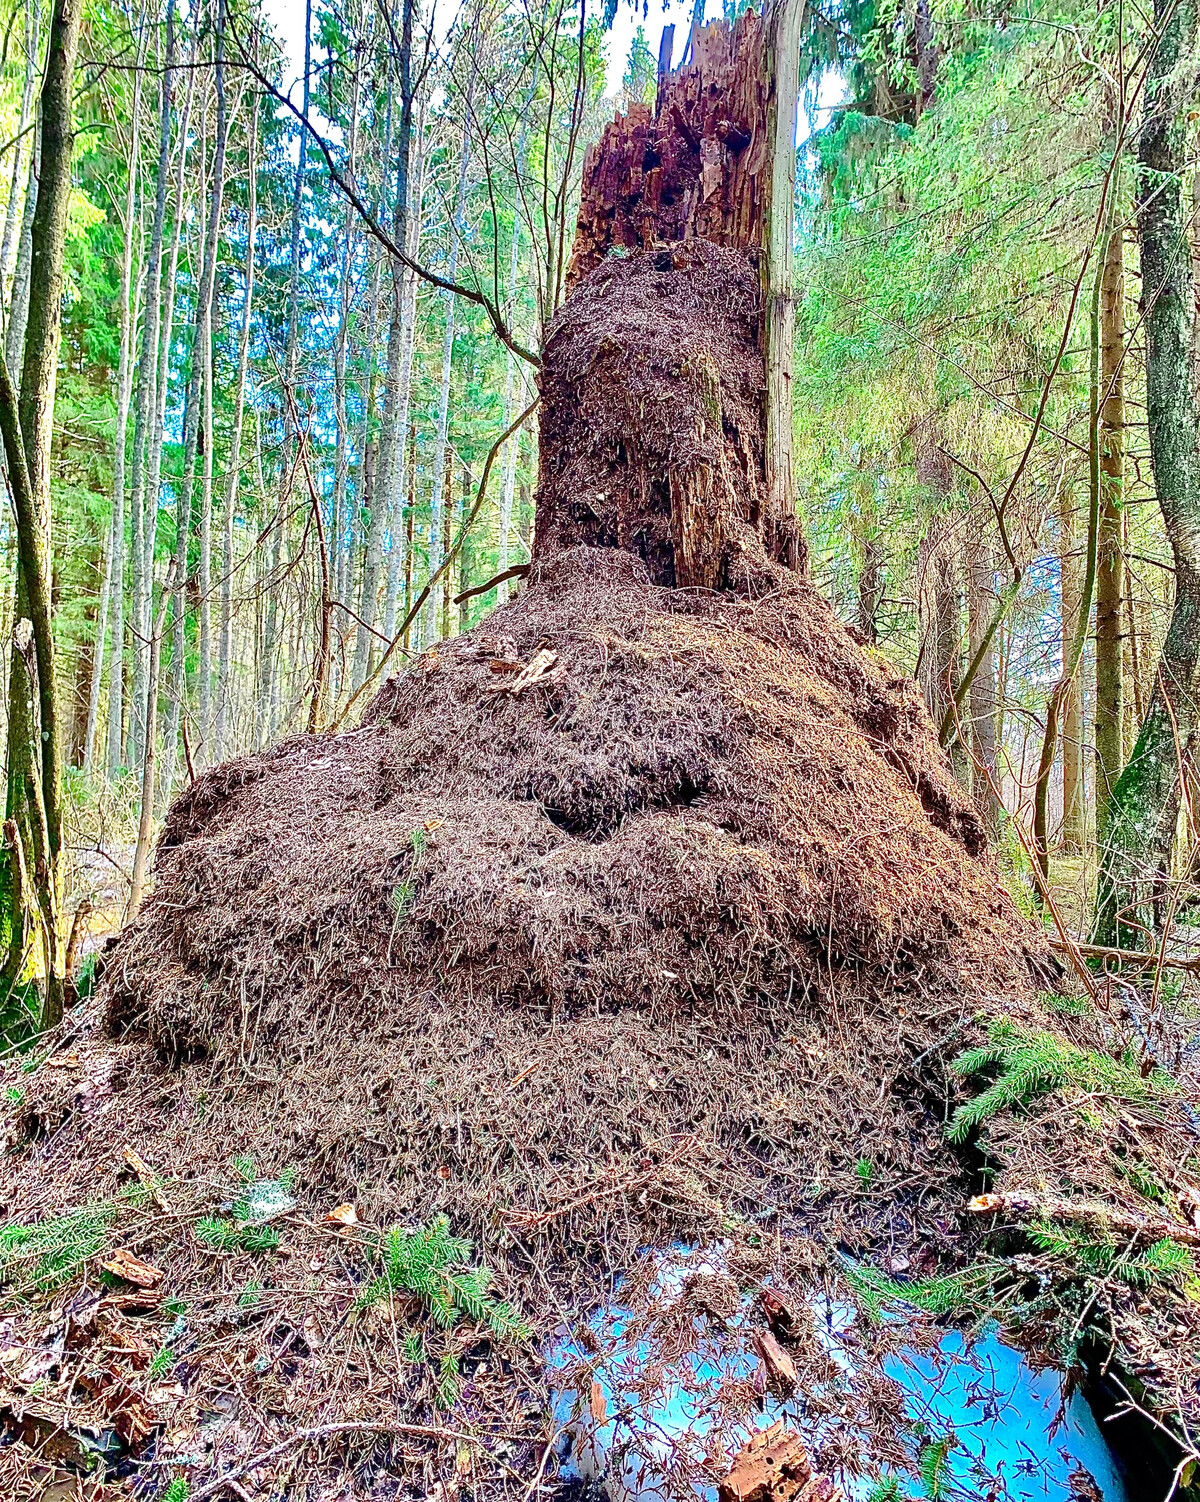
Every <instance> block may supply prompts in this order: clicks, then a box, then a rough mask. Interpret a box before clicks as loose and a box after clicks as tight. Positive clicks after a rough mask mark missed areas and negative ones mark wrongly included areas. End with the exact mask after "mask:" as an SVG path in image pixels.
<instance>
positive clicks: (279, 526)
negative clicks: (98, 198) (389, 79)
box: [259, 0, 312, 744]
mask: <svg viewBox="0 0 1200 1502" xmlns="http://www.w3.org/2000/svg"><path fill="white" fill-rule="evenodd" d="M311 72H312V0H305V7H304V109H303V115H304V118H305V120H307V119H308V102H309V80H310V74H311ZM307 159H308V131H307V130H304V129H301V131H300V149H299V152H298V154H297V158H296V177H295V182H294V185H293V189H292V239H291V257H290V270H289V275H288V304H287V333H286V341H285V347H284V370H283V383H284V385H285V386H286V387H287V392H293V393H294V391H295V385H296V364H297V352H298V335H299V328H298V325H299V310H300V257H301V252H302V250H303V236H302V234H301V223H302V211H303V208H304V170H305V164H306V162H307ZM287 392H284V393H281V398H280V403H279V407H280V412H281V414H282V418H283V431H284V441H283V445H282V448H281V450H280V463H279V514H278V516H277V517H276V520H275V526H274V528H273V530H272V537H271V573H270V578H269V579H268V582H267V618H266V624H265V628H264V631H263V662H262V678H261V698H260V702H259V736H260V742H259V743H260V744H266V743H268V742H270V741H271V740H273V739H274V736H275V731H276V728H277V726H278V723H279V678H280V674H279V663H278V661H277V657H278V646H279V641H278V628H279V601H278V599H277V595H276V591H277V581H278V578H279V561H280V557H281V554H282V547H283V528H284V518H285V515H286V509H287V500H288V492H289V487H290V485H291V470H292V453H293V447H294V442H295V434H294V433H293V431H292V423H291V421H290V419H289V415H288V400H287Z"/></svg>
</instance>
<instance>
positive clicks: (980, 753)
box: [967, 531, 1002, 835]
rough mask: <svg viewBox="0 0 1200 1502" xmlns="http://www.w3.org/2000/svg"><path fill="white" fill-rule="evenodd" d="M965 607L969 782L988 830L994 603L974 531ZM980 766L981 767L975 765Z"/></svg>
mask: <svg viewBox="0 0 1200 1502" xmlns="http://www.w3.org/2000/svg"><path fill="white" fill-rule="evenodd" d="M967 572H968V584H969V601H970V603H969V608H968V622H967V631H968V653H969V656H970V660H971V662H974V661H975V658H976V655H977V654H979V658H980V660H979V666H978V668H977V669H976V672H975V675H974V677H973V678H972V680H971V684H970V687H969V689H968V693H969V696H970V698H969V703H970V715H971V750H972V752H973V762H974V763H975V765H974V766H973V768H972V786H973V788H974V790H975V803H976V806H977V807H978V809H979V811H980V813H981V814H982V815H983V819H984V822H985V823H986V825H987V827H988V830H989V832H990V833H991V834H993V835H995V834H996V833H997V832H998V831H999V827H1000V815H1001V811H1002V810H1001V804H1000V802H999V799H998V798H997V796H996V793H995V792H994V791H993V784H995V787H996V788H999V786H1000V773H999V767H998V765H997V760H996V741H997V726H996V646H995V632H992V631H989V626H990V623H991V620H992V617H993V615H994V613H995V609H996V603H997V598H996V573H995V566H994V562H993V553H992V542H991V539H990V538H989V537H988V536H987V535H986V534H985V533H983V532H982V531H979V532H976V534H975V536H974V540H973V543H972V544H971V546H970V555H969V560H968V567H967ZM980 768H982V769H983V770H979V769H980Z"/></svg>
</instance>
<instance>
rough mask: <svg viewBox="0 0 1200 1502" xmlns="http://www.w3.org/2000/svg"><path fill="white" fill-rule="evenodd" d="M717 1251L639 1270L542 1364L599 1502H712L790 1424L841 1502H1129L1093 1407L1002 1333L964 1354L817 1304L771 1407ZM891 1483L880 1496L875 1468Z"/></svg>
mask: <svg viewBox="0 0 1200 1502" xmlns="http://www.w3.org/2000/svg"><path fill="white" fill-rule="evenodd" d="M727 1266H728V1264H727V1260H726V1255H725V1250H724V1249H723V1248H722V1247H720V1246H718V1247H716V1248H710V1249H707V1250H705V1251H695V1250H690V1249H686V1248H677V1249H674V1250H672V1251H670V1252H666V1253H654V1254H648V1262H647V1266H646V1267H645V1268H643V1269H639V1270H638V1277H637V1278H636V1279H633V1280H623V1281H622V1282H621V1284H620V1285H619V1286H618V1290H617V1295H616V1297H615V1298H614V1301H613V1302H612V1303H611V1304H610V1305H608V1306H607V1307H606V1308H604V1309H602V1310H601V1311H600V1312H599V1313H597V1314H596V1315H595V1316H594V1317H593V1319H592V1320H591V1322H590V1325H589V1327H588V1328H587V1329H586V1330H581V1331H576V1332H575V1334H574V1335H573V1336H571V1335H568V1334H566V1333H565V1332H564V1334H563V1335H562V1336H561V1337H560V1338H559V1340H558V1341H557V1342H556V1343H555V1344H554V1345H553V1347H552V1348H551V1350H550V1352H549V1353H548V1359H549V1364H550V1367H551V1369H552V1370H553V1371H556V1372H557V1373H558V1374H559V1381H560V1383H561V1387H560V1390H559V1391H558V1393H557V1396H556V1400H555V1418H556V1420H557V1422H558V1424H559V1425H560V1426H561V1427H562V1431H563V1432H562V1438H561V1441H560V1461H561V1470H562V1473H563V1474H564V1475H565V1476H567V1477H568V1478H571V1477H574V1478H577V1479H580V1480H583V1481H592V1482H598V1483H600V1484H601V1485H602V1487H603V1490H604V1492H605V1494H606V1495H607V1497H608V1499H609V1502H695V1499H696V1498H698V1497H699V1498H703V1499H704V1502H716V1497H717V1484H718V1482H719V1481H720V1479H721V1478H722V1477H723V1476H724V1474H725V1472H726V1471H727V1470H728V1462H729V1459H730V1458H731V1457H732V1456H733V1455H734V1454H735V1453H736V1451H737V1450H738V1449H739V1448H740V1446H741V1445H742V1444H743V1443H744V1442H745V1440H746V1438H747V1437H748V1436H749V1435H750V1434H751V1433H752V1432H754V1430H755V1429H760V1428H765V1427H766V1426H767V1425H769V1424H772V1423H774V1422H775V1421H776V1420H777V1419H784V1420H785V1422H786V1423H787V1425H788V1427H789V1428H791V1429H794V1430H795V1431H796V1432H797V1433H798V1434H799V1435H800V1436H801V1437H802V1438H803V1439H804V1441H805V1443H806V1444H807V1446H808V1448H809V1450H810V1452H812V1453H813V1454H814V1455H815V1456H816V1457H817V1458H818V1461H819V1463H820V1466H821V1468H822V1469H823V1470H825V1471H827V1472H828V1473H829V1474H832V1475H833V1477H834V1479H835V1480H836V1481H837V1482H838V1483H839V1485H840V1486H841V1487H842V1489H843V1491H844V1492H845V1494H846V1496H847V1498H849V1499H851V1502H867V1499H869V1498H874V1499H876V1502H883V1499H884V1498H891V1497H895V1498H897V1499H901V1498H904V1497H910V1496H911V1497H921V1496H928V1495H934V1496H939V1497H945V1498H961V1499H966V1498H979V1499H987V1502H1130V1494H1129V1493H1128V1491H1127V1490H1126V1487H1125V1485H1124V1483H1123V1481H1122V1478H1121V1473H1120V1471H1119V1469H1118V1466H1117V1464H1116V1461H1115V1459H1114V1456H1113V1454H1112V1452H1111V1451H1110V1449H1109V1447H1108V1445H1107V1443H1106V1441H1105V1438H1104V1435H1103V1434H1102V1433H1101V1431H1100V1428H1099V1426H1098V1425H1097V1423H1096V1420H1095V1418H1094V1416H1093V1414H1092V1412H1091V1409H1090V1408H1089V1407H1088V1405H1087V1403H1086V1401H1085V1400H1084V1399H1083V1398H1082V1397H1081V1396H1080V1395H1079V1394H1073V1395H1072V1396H1070V1397H1068V1398H1066V1399H1065V1400H1064V1397H1063V1384H1062V1378H1061V1376H1060V1375H1059V1374H1058V1373H1057V1372H1054V1371H1037V1370H1035V1369H1034V1368H1033V1367H1032V1366H1031V1365H1030V1363H1029V1362H1028V1361H1027V1360H1026V1358H1025V1357H1024V1356H1023V1355H1022V1354H1021V1353H1020V1352H1018V1351H1015V1350H1014V1349H1012V1348H1011V1347H1010V1346H1007V1345H1005V1344H1004V1342H1003V1341H1002V1340H1000V1339H999V1337H998V1336H997V1335H996V1334H995V1333H989V1332H985V1333H983V1334H982V1335H980V1336H978V1337H977V1338H974V1339H971V1340H968V1338H967V1337H966V1336H964V1335H963V1334H962V1333H961V1332H960V1331H957V1330H949V1331H947V1330H940V1329H938V1328H937V1327H936V1326H930V1325H929V1324H928V1323H927V1322H924V1321H922V1320H921V1319H920V1317H919V1316H914V1319H913V1323H912V1324H911V1325H909V1324H908V1322H907V1321H905V1320H904V1319H893V1320H890V1321H888V1323H887V1327H886V1329H885V1330H884V1331H883V1332H882V1339H881V1332H880V1330H879V1328H878V1327H877V1326H875V1327H871V1326H867V1325H866V1324H865V1323H864V1322H863V1320H862V1317H861V1316H860V1315H859V1314H858V1312H857V1310H856V1308H855V1306H854V1305H853V1304H852V1303H851V1302H850V1301H849V1300H843V1299H838V1298H833V1297H830V1296H827V1295H826V1294H824V1293H821V1292H817V1291H814V1292H813V1294H812V1295H811V1296H810V1298H809V1300H808V1306H807V1308H806V1309H804V1310H802V1311H800V1320H799V1325H800V1328H799V1329H798V1331H797V1338H796V1339H795V1340H794V1341H791V1342H787V1343H785V1350H786V1351H787V1352H788V1354H789V1356H790V1357H791V1358H794V1360H795V1364H796V1369H797V1370H796V1378H797V1380H796V1383H795V1388H794V1390H793V1391H792V1392H791V1393H785V1392H784V1391H782V1390H780V1386H779V1384H778V1383H775V1384H774V1386H775V1390H774V1391H772V1390H771V1388H770V1387H769V1386H768V1383H767V1374H766V1367H765V1366H764V1363H763V1362H762V1361H761V1360H760V1356H759V1352H758V1351H757V1350H756V1348H755V1344H754V1330H755V1328H756V1327H757V1328H759V1329H761V1327H762V1319H761V1317H759V1318H755V1317H754V1316H755V1314H756V1307H757V1290H754V1289H751V1290H750V1291H749V1292H747V1291H746V1289H745V1288H744V1287H742V1288H739V1287H738V1284H737V1283H736V1282H735V1281H734V1280H733V1278H732V1277H731V1276H730V1274H729V1272H728V1271H727ZM881 1459H882V1460H883V1462H884V1464H883V1466H882V1471H883V1473H884V1476H885V1477H887V1478H891V1484H888V1483H887V1482H886V1481H885V1484H884V1487H883V1489H882V1490H881V1487H880V1477H879V1472H880V1469H881V1467H880V1464H879V1462H880V1460H881Z"/></svg>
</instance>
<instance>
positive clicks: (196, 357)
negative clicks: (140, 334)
mask: <svg viewBox="0 0 1200 1502" xmlns="http://www.w3.org/2000/svg"><path fill="white" fill-rule="evenodd" d="M217 3H218V19H217V45H216V59H215V63H216V66H215V68H214V80H215V84H216V95H217V118H216V133H215V138H214V141H213V164H212V187H211V190H210V193H209V206H208V222H207V227H206V230H205V236H204V253H203V260H202V265H201V273H200V281H199V285H198V287H197V291H196V317H195V323H194V331H193V335H192V367H191V371H190V373H189V376H188V390H187V404H186V413H187V416H186V419H185V424H184V456H183V483H182V485H181V487H180V490H179V496H178V500H177V503H176V513H175V514H176V526H175V569H176V575H177V578H178V580H179V584H178V586H177V588H176V589H175V590H174V591H173V592H172V598H173V600H174V607H173V610H172V619H171V624H172V642H171V692H170V712H169V716H168V721H167V732H166V737H165V740H166V751H167V754H168V755H169V756H170V758H171V761H172V764H173V762H174V757H175V749H176V745H177V742H178V738H179V724H180V719H181V717H182V715H183V708H184V699H185V697H186V691H187V580H188V550H189V543H190V540H191V530H192V528H191V519H192V486H193V484H194V481H195V473H196V450H197V447H198V442H199V437H200V430H201V424H202V423H204V424H205V426H206V428H207V426H208V424H209V422H210V420H211V411H210V402H209V401H208V400H207V393H208V392H209V389H210V383H211V369H212V329H213V290H214V286H215V282H216V272H217V249H218V244H219V240H220V230H221V211H222V206H223V203H224V193H225V148H226V134H227V131H226V127H227V118H226V110H225V0H217ZM205 450H206V451H205V453H204V454H203V456H202V476H201V484H202V486H203V490H202V493H201V513H202V514H201V528H202V532H203V533H207V535H202V537H201V555H202V556H201V570H202V572H203V571H204V570H205V568H206V566H207V565H208V564H209V558H208V557H205V556H204V555H205V554H206V553H209V551H210V549H211V526H212V454H211V433H208V432H206V443H205ZM207 603H208V602H207V591H206V588H205V581H203V580H202V582H201V611H202V612H203V611H205V610H206V608H207ZM204 645H205V650H206V654H207V660H206V663H205V664H203V665H202V667H201V672H202V673H203V671H204V668H205V667H207V668H208V669H209V671H210V672H211V665H212V664H211V640H206V642H205V644H204ZM201 693H202V702H203V705H204V708H205V710H207V709H208V708H209V707H210V703H211V699H210V695H209V694H208V693H207V692H205V690H204V688H203V687H202V689H201ZM201 729H202V735H204V734H206V732H207V729H208V727H206V726H202V727H201ZM206 749H207V747H206Z"/></svg>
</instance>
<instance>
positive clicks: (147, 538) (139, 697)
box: [108, 0, 199, 777]
mask: <svg viewBox="0 0 1200 1502" xmlns="http://www.w3.org/2000/svg"><path fill="white" fill-rule="evenodd" d="M196 25H197V27H198V26H199V10H197V17H196ZM195 54H196V33H195V32H193V36H192V59H193V61H194V60H195ZM175 62H176V53H175V5H174V0H169V3H168V6H167V66H166V70H165V72H164V74H163V85H162V99H161V101H160V104H161V110H160V119H159V138H158V169H157V175H156V178H155V187H154V225H153V228H152V229H151V232H150V249H149V253H148V255H147V258H146V278H145V289H146V290H145V304H146V313H145V318H144V320H143V323H142V343H141V353H140V356H139V360H138V385H137V399H136V402H135V407H134V428H133V463H132V471H131V477H130V487H129V492H130V494H129V509H130V518H131V527H130V565H131V573H132V576H133V578H132V584H133V590H132V600H131V616H132V625H133V643H132V657H133V681H132V685H131V697H130V713H129V736H128V757H127V760H128V765H130V766H131V767H137V766H140V765H141V763H142V759H143V756H142V753H143V750H144V745H145V737H146V726H145V723H144V714H145V708H146V704H147V702H148V699H147V674H148V672H149V664H150V657H149V650H150V642H149V638H150V626H151V619H150V612H151V603H150V596H151V587H152V584H153V579H154V545H155V538H156V534H157V530H158V476H159V467H160V464H161V458H162V432H163V417H164V413H165V399H166V392H165V390H164V391H163V392H162V395H161V399H160V394H159V384H160V374H159V372H160V366H161V365H162V359H161V356H160V345H165V346H166V350H167V359H168V360H169V358H170V345H171V324H172V316H173V311H174V306H175V271H176V266H177V264H178V260H179V236H180V229H181V225H182V220H183V177H184V165H185V161H186V157H187V136H188V129H189V126H190V121H191V111H192V98H193V95H194V90H195V82H196V72H195V69H189V70H188V89H187V95H186V100H185V103H184V109H183V118H182V120H181V122H180V132H179V147H178V151H179V161H178V167H177V171H176V178H175V195H176V196H175V230H174V239H173V243H172V250H171V260H170V268H169V271H168V275H167V277H166V278H165V280H164V278H163V275H162V247H163V226H164V224H165V221H166V201H167V182H168V178H169V176H170V150H171V110H172V99H173V89H174V80H175V67H174V65H175ZM164 309H165V311H164ZM160 323H161V325H162V328H161V339H160ZM113 629H114V631H115V630H116V625H115V621H114V628H113ZM123 637H124V624H123V623H122V629H121V658H120V663H123V661H124V643H123ZM116 651H117V648H116V647H115V646H114V655H113V659H112V664H113V665H112V668H111V669H110V681H111V679H112V678H113V676H114V675H117V676H122V675H123V669H122V668H121V667H120V665H119V663H118V659H117V656H116ZM110 694H111V688H110ZM121 761H122V755H121V741H120V716H119V715H118V716H117V717H116V719H115V721H114V718H113V716H112V713H111V708H110V716H109V731H108V768H109V776H110V777H111V776H115V775H116V772H117V770H118V768H119V767H120V765H121Z"/></svg>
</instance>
